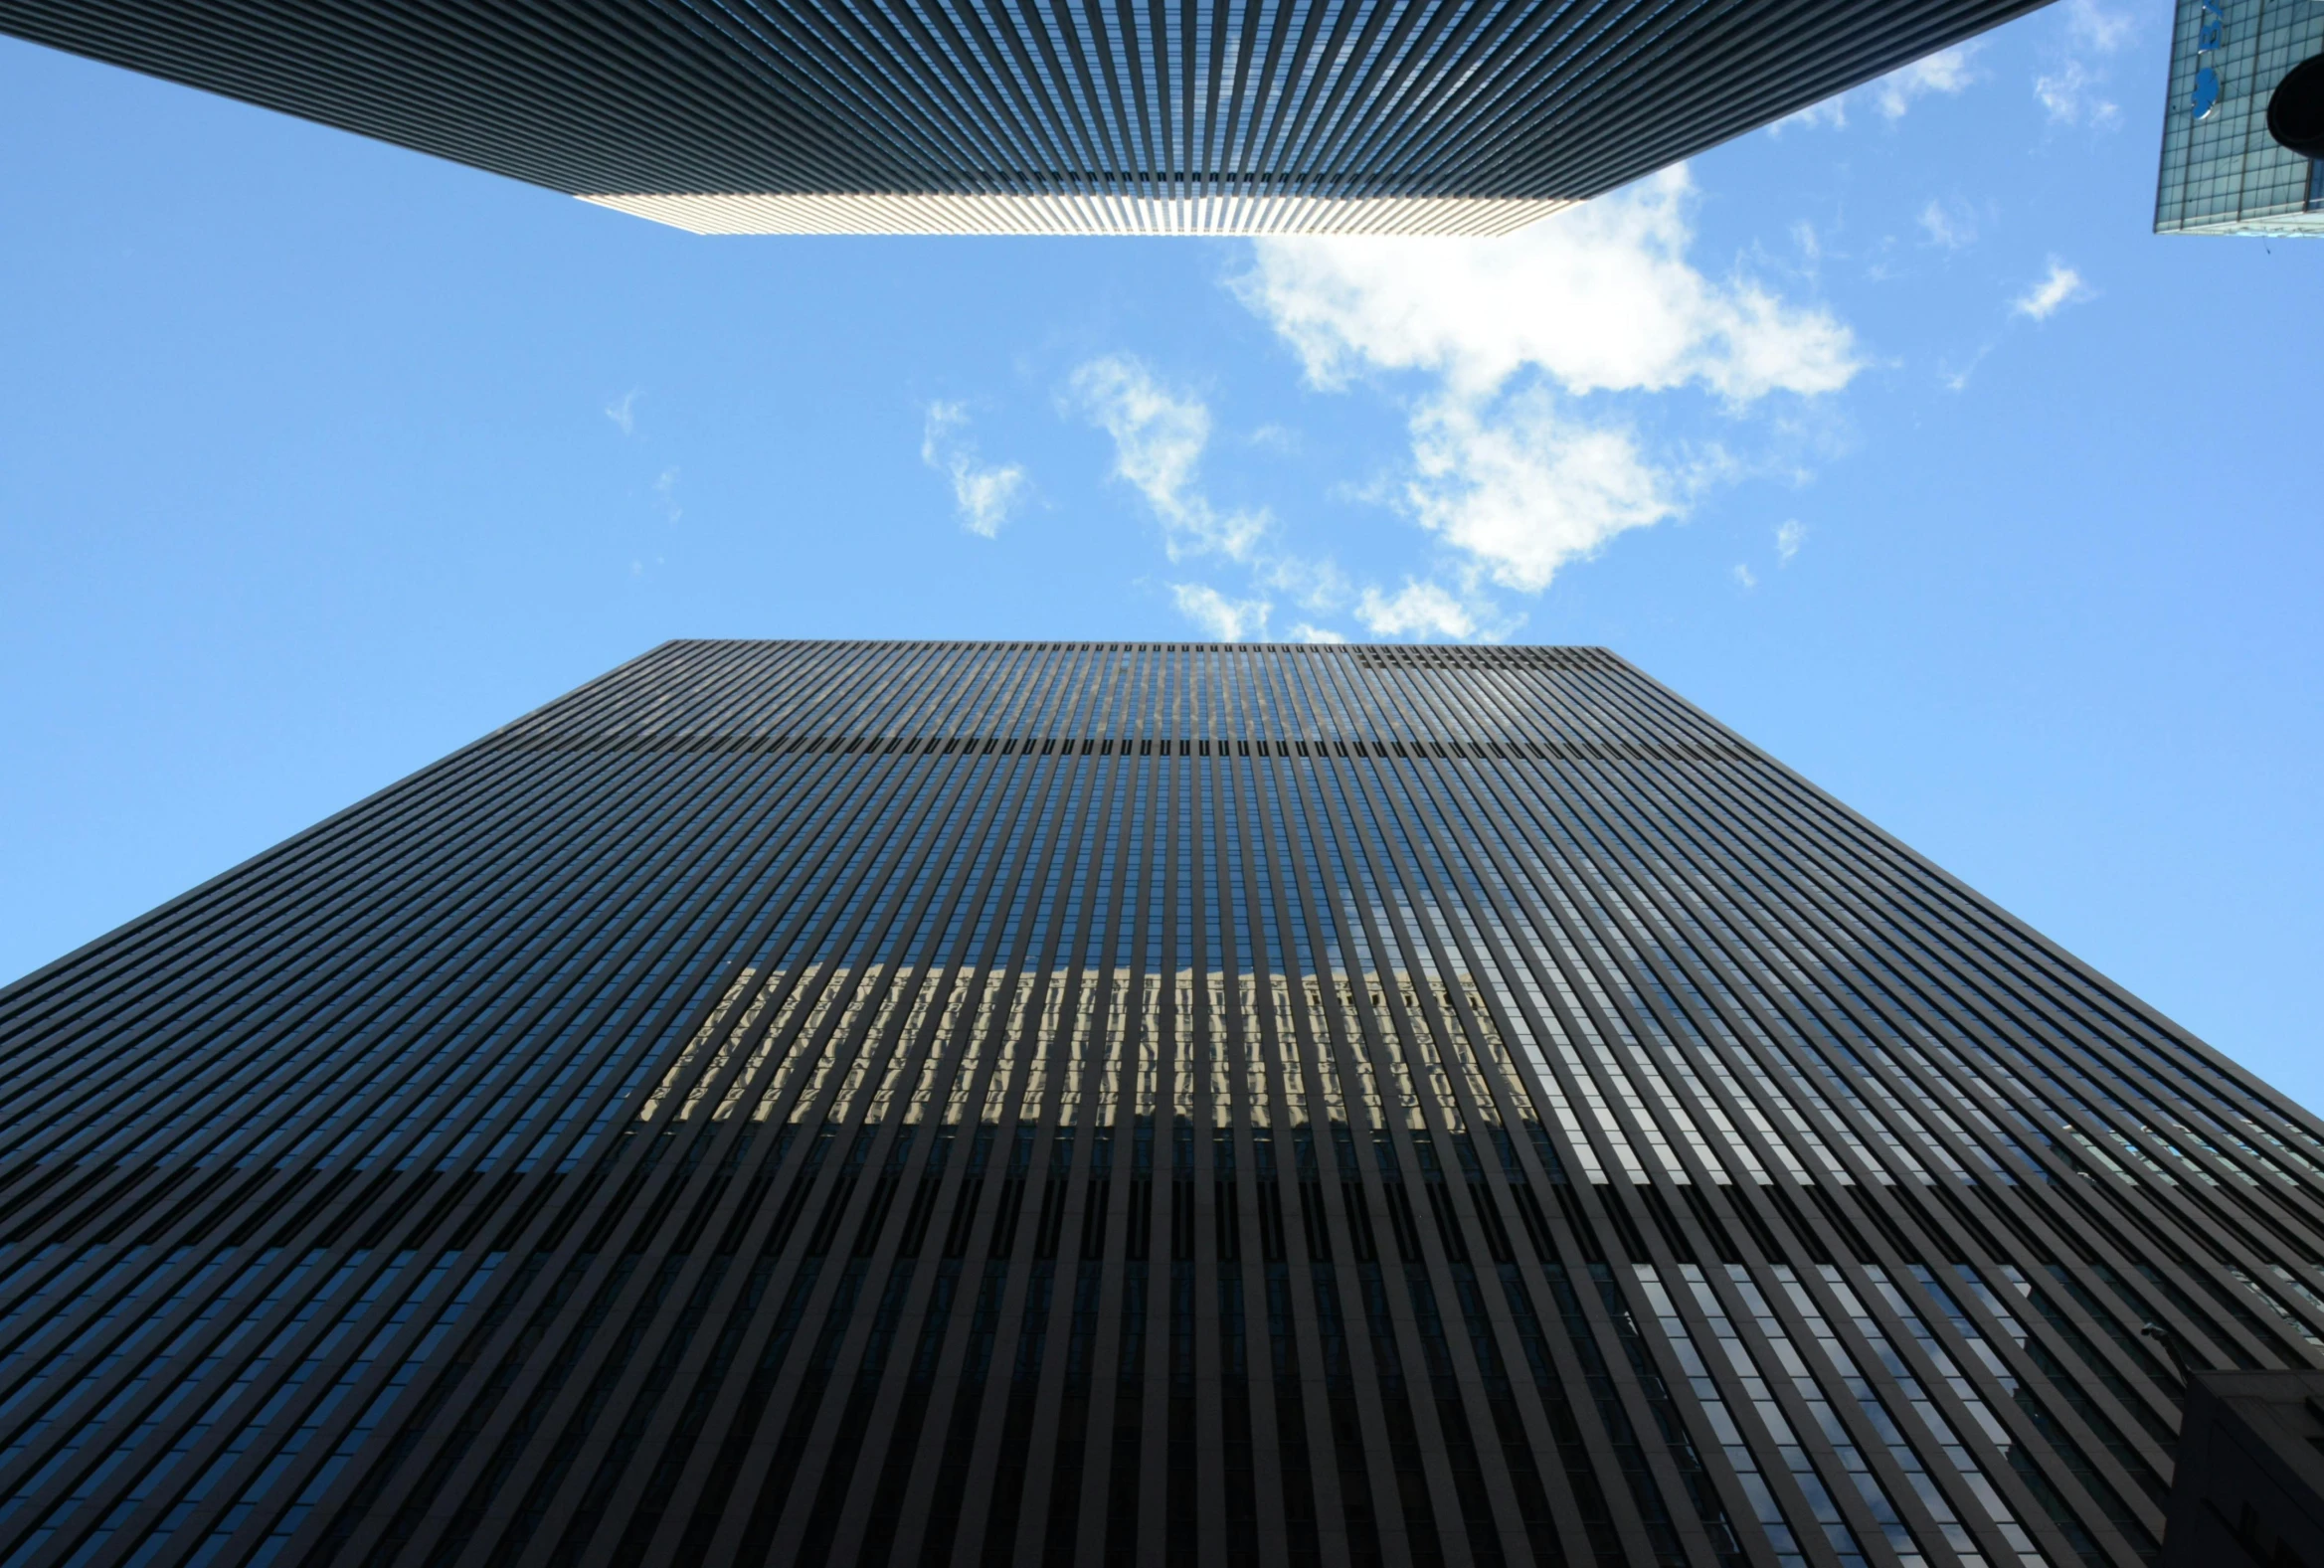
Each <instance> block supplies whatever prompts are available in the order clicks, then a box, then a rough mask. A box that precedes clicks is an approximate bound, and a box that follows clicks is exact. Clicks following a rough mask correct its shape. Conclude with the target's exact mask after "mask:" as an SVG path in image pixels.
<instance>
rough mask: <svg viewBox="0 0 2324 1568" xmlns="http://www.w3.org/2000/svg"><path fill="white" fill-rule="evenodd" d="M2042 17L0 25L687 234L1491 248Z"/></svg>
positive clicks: (231, 18) (479, 11) (615, 0)
mask: <svg viewBox="0 0 2324 1568" xmlns="http://www.w3.org/2000/svg"><path fill="white" fill-rule="evenodd" d="M2035 3H2037V0H1821V3H1818V4H1814V5H1805V6H1792V7H1767V6H1759V7H1738V6H1734V5H1720V4H1714V3H1712V0H1675V3H1665V0H1604V3H1597V0H1560V3H1555V4H1530V3H1525V0H1481V3H1473V4H1472V3H1465V0H1417V3H1411V4H1404V3H1394V0H1202V3H1200V4H1197V3H1196V0H1178V3H1175V4H1167V3H1163V0H1147V3H1144V4H1138V3H1133V0H1112V3H1107V0H607V3H593V4H584V3H580V0H540V3H518V0H472V3H467V4H461V5H447V4H442V3H437V0H422V3H417V4H410V5H399V6H386V5H312V4H293V3H289V0H0V28H4V29H6V30H8V31H10V32H14V33H19V34H22V35H23V36H24V37H27V38H31V39H36V40H38V41H40V42H42V43H47V44H54V45H57V46H58V47H60V48H65V49H71V50H75V51H78V52H80V53H83V54H87V55H92V56H94V57H96V58H97V59H100V60H108V61H112V62H114V63H116V64H119V65H125V66H131V67H134V68H135V69H137V70H140V71H147V72H151V73H153V74H155V75H157V76H162V77H167V78H169V79H171V80H172V81H177V82H184V83H189V84H191V85H193V86H196V87H208V88H211V89H212V90H215V91H220V92H226V93H230V94H232V95H234V96H237V97H242V98H247V99H249V100H251V101H253V102H256V103H263V104H266V105H268V106H269V107H272V108H278V109H283V110H286V111H288V112H290V113H293V114H300V115H304V116H306V117H307V118H310V119H316V120H320V121H322V122H323V123H325V124H329V125H337V126H340V127H343V128H345V129H349V130H356V131H361V132H363V133H365V134H367V135H373V136H380V137H384V138H386V139H387V140H389V141H393V142H398V143H401V144H402V145H404V146H407V147H416V148H419V149H420V150H422V151H425V152H432V153H436V154H439V155H441V156H444V157H448V158H456V159H458V160H460V161H461V162H464V163H472V164H475V165H477V166H478V167H481V168H485V169H491V170H494V171H496V172H498V173H501V174H507V175H511V176H514V177H515V178H517V179H522V180H530V181H533V182H535V183H537V184H541V185H546V186H550V187H552V188H554V189H556V190H560V191H566V192H570V193H572V194H574V195H577V196H581V197H584V198H586V199H588V200H590V201H595V202H602V203H605V204H606V205H608V206H612V207H618V208H621V209H622V210H624V211H626V212H631V213H637V214H641V215H643V216H645V217H648V218H654V219H659V220H661V221H663V222H666V223H673V224H677V225H679V226H681V227H683V228H687V229H694V230H698V231H701V232H705V233H799V232H823V231H847V232H971V233H975V232H1018V233H1108V234H1121V233H1243V232H1255V231H1276V230H1310V231H1369V232H1405V233H1446V234H1452V233H1468V234H1483V233H1498V232H1503V231H1506V230H1509V229H1514V228H1516V227H1518V226H1519V225H1520V224H1524V223H1528V222H1531V221H1532V220H1533V219H1536V218H1538V217H1541V216H1542V215H1543V214H1545V213H1549V212H1553V211H1555V210H1556V209H1557V208H1559V207H1561V206H1563V205H1565V204H1567V203H1570V202H1574V201H1578V200H1581V199H1583V198H1586V197H1590V196H1595V195H1598V194H1599V193H1601V192H1603V191H1608V190H1611V189H1613V188H1614V187H1615V186H1617V185H1620V184H1623V183H1624V182H1625V181H1628V180H1631V179H1634V178H1636V177H1638V176H1639V175H1642V174H1646V173H1649V172H1650V171H1652V170H1654V169H1656V168H1659V167H1661V166H1663V165H1664V164H1667V163H1671V162H1674V161H1676V160H1678V159H1680V158H1684V157H1687V156H1689V155H1691V154H1693V153H1696V152H1699V151H1701V150H1702V149H1704V148H1706V147H1709V146H1711V145H1713V144H1715V143H1717V142H1719V141H1723V140H1725V139H1726V138H1727V137H1729V136H1734V135H1737V134H1740V133H1741V132H1743V131H1746V130H1749V129H1751V128H1752V127H1754V126H1757V125H1762V124H1765V123H1766V122H1767V121H1769V120H1772V119H1774V118H1776V117H1778V116H1780V115H1783V114H1786V113H1789V112H1791V111H1792V110H1795V109H1799V108H1803V107H1805V106H1807V105H1808V104H1810V103H1813V102H1816V101H1817V100H1818V99H1820V98H1823V97H1826V96H1828V95H1830V94H1831V93H1834V92H1837V91H1839V90H1841V89H1842V88H1844V87H1853V86H1855V85H1856V84H1857V83H1859V82H1863V81H1865V80H1867V79H1869V78H1871V77H1874V76H1877V75H1878V74H1879V73H1881V72H1883V71H1887V70H1890V69H1893V68H1895V67H1897V66H1901V65H1903V64H1905V63H1906V62H1907V61H1910V60H1912V59H1915V58H1916V57H1918V56H1921V55H1924V54H1927V53H1929V52H1930V51H1933V50H1936V49H1940V48H1942V47H1944V46H1945V45H1948V44H1952V43H1955V42H1958V41H1959V40H1960V39H1962V38H1965V37H1967V36H1968V35H1970V34H1972V33H1975V32H1978V31H1980V30H1982V29H1984V28H1987V27H1991V26H1993V25H1994V24H1996V23H1998V22H2002V21H2005V20H2007V19H2008V18H2010V17H2012V16H2015V15H2017V14H2019V13H2020V12H2023V11H2027V10H2031V9H2032V8H2033V6H2034V4H2035Z"/></svg>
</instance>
